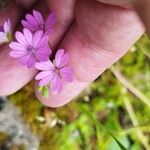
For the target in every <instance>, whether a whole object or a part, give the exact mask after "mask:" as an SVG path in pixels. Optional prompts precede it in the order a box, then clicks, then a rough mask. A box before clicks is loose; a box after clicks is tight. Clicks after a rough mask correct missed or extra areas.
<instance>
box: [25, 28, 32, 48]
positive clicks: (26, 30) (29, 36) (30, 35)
mask: <svg viewBox="0 0 150 150" xmlns="http://www.w3.org/2000/svg"><path fill="white" fill-rule="evenodd" d="M23 33H24V36H25V39H26V40H27V42H28V44H29V45H33V43H32V40H33V35H32V33H31V32H30V31H29V30H28V29H26V28H24V29H23Z"/></svg>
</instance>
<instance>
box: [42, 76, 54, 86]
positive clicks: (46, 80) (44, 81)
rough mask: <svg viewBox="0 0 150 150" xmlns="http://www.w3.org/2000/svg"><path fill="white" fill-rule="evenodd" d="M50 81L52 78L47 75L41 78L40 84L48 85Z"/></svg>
mask: <svg viewBox="0 0 150 150" xmlns="http://www.w3.org/2000/svg"><path fill="white" fill-rule="evenodd" d="M50 81H51V78H50V77H49V76H47V77H46V78H44V79H42V80H40V82H39V86H46V85H47V84H49V83H50Z"/></svg>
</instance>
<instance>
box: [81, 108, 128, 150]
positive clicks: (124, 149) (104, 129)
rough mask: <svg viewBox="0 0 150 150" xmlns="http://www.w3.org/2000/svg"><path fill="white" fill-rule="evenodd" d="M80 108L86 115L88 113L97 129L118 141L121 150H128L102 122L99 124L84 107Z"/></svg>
mask: <svg viewBox="0 0 150 150" xmlns="http://www.w3.org/2000/svg"><path fill="white" fill-rule="evenodd" d="M80 108H81V110H82V111H83V112H84V113H86V114H87V115H88V116H89V117H90V118H91V119H92V121H93V122H94V123H95V125H96V128H98V129H99V130H102V131H104V132H105V133H107V134H109V135H110V136H111V137H112V138H113V139H114V140H115V141H116V143H117V144H118V146H119V147H120V149H121V150H127V149H126V148H125V146H124V145H122V143H121V142H120V141H119V140H118V139H117V138H116V137H115V136H114V135H113V133H112V132H111V131H109V130H108V129H106V128H105V127H104V126H103V125H102V124H101V123H100V122H98V121H97V120H96V119H95V118H94V117H93V116H92V115H91V114H90V113H89V112H88V111H87V110H86V109H85V108H84V107H82V106H81V107H80Z"/></svg>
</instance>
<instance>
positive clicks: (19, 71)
mask: <svg viewBox="0 0 150 150" xmlns="http://www.w3.org/2000/svg"><path fill="white" fill-rule="evenodd" d="M102 2H104V1H93V0H80V1H76V0H57V1H56V0H47V5H45V4H44V3H41V4H38V5H37V6H36V8H38V9H40V10H41V12H42V13H43V15H44V16H46V14H47V13H48V12H49V11H54V12H55V14H56V16H57V21H56V22H55V25H54V27H53V29H52V33H53V36H50V37H49V42H50V44H51V46H52V48H53V49H56V47H57V48H64V49H65V50H66V51H68V53H69V55H70V64H69V65H70V66H72V67H73V70H74V81H73V82H72V83H69V84H65V85H64V87H63V91H62V92H61V93H60V94H57V95H50V96H49V98H47V99H44V98H43V97H42V96H41V95H40V94H39V93H38V90H37V83H35V92H36V95H37V97H38V98H39V100H40V101H41V102H42V103H43V104H45V105H47V106H50V107H59V106H62V105H64V104H66V103H68V102H69V101H70V100H72V99H73V98H74V97H76V96H77V95H78V94H79V93H80V92H81V91H82V90H83V89H84V88H85V87H86V86H87V85H89V84H90V83H91V82H92V81H93V80H95V79H96V78H97V77H98V76H99V75H100V74H101V73H102V72H103V71H105V70H106V69H107V68H108V67H109V66H111V65H112V64H113V63H114V62H116V61H117V60H118V59H119V58H121V57H122V56H123V55H124V54H125V53H126V52H127V51H128V49H129V48H130V47H131V46H132V45H133V44H134V43H135V42H136V40H137V39H138V38H139V37H140V36H141V35H142V34H143V32H144V26H143V24H142V22H141V20H140V19H139V17H138V15H137V14H136V13H135V11H133V10H131V9H127V7H126V6H127V5H128V4H127V2H126V1H122V2H121V0H119V1H114V0H108V1H106V0H105V3H102ZM108 4H109V5H108ZM126 4H127V5H126ZM25 6H26V5H25ZM28 6H29V4H28ZM30 6H31V5H30ZM47 6H48V8H46V7H47ZM43 10H44V11H43ZM9 11H10V10H7V12H6V15H7V14H9ZM15 11H16V13H17V14H18V12H20V10H19V9H15ZM6 15H5V18H6ZM0 17H2V15H1V13H0ZM9 17H10V16H9ZM16 18H18V19H16V20H19V17H16ZM0 20H1V19H0ZM12 21H14V20H12ZM15 23H16V21H14V24H15ZM1 24H3V22H2V21H1ZM9 51H10V49H9V48H8V45H3V46H1V51H0V61H1V65H0V72H1V75H0V95H3V96H4V95H10V94H12V93H14V92H16V91H17V90H19V89H20V88H22V87H23V86H24V85H25V84H27V83H28V82H29V81H30V80H31V79H32V78H33V77H34V75H35V74H36V73H37V71H36V70H35V69H31V70H29V69H26V68H24V67H22V66H21V65H19V63H18V62H17V60H15V59H13V58H10V57H9V56H8V52H9ZM3 58H5V59H3ZM12 85H13V86H12Z"/></svg>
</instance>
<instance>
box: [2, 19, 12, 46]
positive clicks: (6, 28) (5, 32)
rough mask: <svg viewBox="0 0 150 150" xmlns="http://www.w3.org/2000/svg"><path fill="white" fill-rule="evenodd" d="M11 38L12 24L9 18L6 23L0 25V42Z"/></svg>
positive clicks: (8, 40)
mask: <svg viewBox="0 0 150 150" xmlns="http://www.w3.org/2000/svg"><path fill="white" fill-rule="evenodd" d="M11 40H12V35H11V24H10V20H9V19H8V20H7V21H6V22H5V23H4V25H3V26H1V27H0V44H2V43H7V42H10V41H11Z"/></svg>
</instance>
